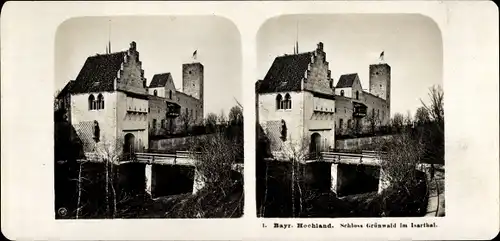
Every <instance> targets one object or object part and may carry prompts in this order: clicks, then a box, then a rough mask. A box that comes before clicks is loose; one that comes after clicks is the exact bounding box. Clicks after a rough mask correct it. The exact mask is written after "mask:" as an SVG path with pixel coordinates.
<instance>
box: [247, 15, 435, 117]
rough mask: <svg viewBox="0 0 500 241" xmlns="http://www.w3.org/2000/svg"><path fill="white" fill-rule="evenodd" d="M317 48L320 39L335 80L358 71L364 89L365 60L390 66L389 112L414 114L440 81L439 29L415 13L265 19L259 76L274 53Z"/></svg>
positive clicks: (260, 36)
mask: <svg viewBox="0 0 500 241" xmlns="http://www.w3.org/2000/svg"><path fill="white" fill-rule="evenodd" d="M296 39H298V43H299V52H309V51H314V50H315V49H316V45H317V43H318V42H323V45H324V51H325V52H326V60H327V61H328V62H329V67H330V70H331V73H332V78H333V79H334V82H335V84H336V83H337V81H338V80H339V77H340V76H341V75H342V74H348V73H358V75H359V78H360V80H361V85H362V86H363V89H367V90H368V88H369V79H368V73H369V65H370V64H375V63H379V56H380V53H381V52H382V51H384V61H385V62H386V63H387V64H389V65H390V66H391V115H394V114H395V113H397V112H399V113H403V114H406V113H407V112H408V111H409V112H410V114H411V115H412V116H414V114H415V111H416V109H417V108H418V107H420V106H422V104H421V102H420V100H421V99H422V100H423V101H424V102H425V103H428V101H429V97H428V93H429V88H430V87H432V86H433V85H440V86H441V87H442V86H443V84H442V83H443V49H442V39H441V31H440V30H439V27H438V26H437V25H436V24H435V22H434V21H433V20H431V19H430V18H427V17H425V16H423V15H418V14H332V15H285V16H280V17H276V18H272V19H270V20H267V21H266V22H265V23H264V24H263V25H262V26H261V28H260V29H259V32H258V34H257V58H258V62H257V68H258V71H259V73H258V78H259V79H263V78H264V77H265V75H266V73H267V71H268V70H269V68H270V67H271V64H272V62H273V61H274V58H276V57H277V56H281V55H284V54H293V46H294V43H295V41H296Z"/></svg>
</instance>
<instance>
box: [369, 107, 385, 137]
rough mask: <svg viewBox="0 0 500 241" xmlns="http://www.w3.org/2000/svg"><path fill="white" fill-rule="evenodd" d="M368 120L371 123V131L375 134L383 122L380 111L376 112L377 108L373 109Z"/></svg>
mask: <svg viewBox="0 0 500 241" xmlns="http://www.w3.org/2000/svg"><path fill="white" fill-rule="evenodd" d="M367 122H368V124H369V127H370V131H371V133H372V134H374V133H375V131H376V129H377V127H379V126H380V125H381V123H382V120H381V119H380V113H378V112H377V113H375V109H372V111H371V112H370V113H369V114H368V116H367Z"/></svg>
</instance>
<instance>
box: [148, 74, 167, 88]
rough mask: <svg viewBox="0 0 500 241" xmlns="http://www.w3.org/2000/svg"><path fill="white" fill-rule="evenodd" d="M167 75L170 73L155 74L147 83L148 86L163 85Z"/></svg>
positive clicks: (165, 82)
mask: <svg viewBox="0 0 500 241" xmlns="http://www.w3.org/2000/svg"><path fill="white" fill-rule="evenodd" d="M169 77H170V73H163V74H155V75H154V76H153V79H152V80H151V83H150V84H149V88H157V87H165V85H166V84H167V81H168V78H169Z"/></svg>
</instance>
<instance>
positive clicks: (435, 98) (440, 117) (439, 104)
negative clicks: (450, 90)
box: [420, 85, 444, 123]
mask: <svg viewBox="0 0 500 241" xmlns="http://www.w3.org/2000/svg"><path fill="white" fill-rule="evenodd" d="M429 98H430V102H431V103H430V105H427V104H425V103H424V102H423V101H422V100H420V102H421V103H422V105H423V107H424V108H425V109H426V110H427V112H428V113H429V114H430V116H431V118H432V120H434V121H437V122H438V123H443V122H444V92H443V89H442V88H441V86H439V85H438V86H432V87H431V88H430V89H429Z"/></svg>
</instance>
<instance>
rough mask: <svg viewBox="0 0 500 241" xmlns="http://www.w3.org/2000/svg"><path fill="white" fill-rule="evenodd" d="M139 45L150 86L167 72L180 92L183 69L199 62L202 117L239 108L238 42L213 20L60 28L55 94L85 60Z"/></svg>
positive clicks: (78, 23)
mask: <svg viewBox="0 0 500 241" xmlns="http://www.w3.org/2000/svg"><path fill="white" fill-rule="evenodd" d="M108 40H110V41H111V50H112V52H118V51H124V50H127V49H128V48H129V45H130V42H132V41H135V42H136V43H137V50H138V51H139V54H140V56H139V58H140V60H141V61H142V67H143V69H144V76H145V77H146V78H147V82H148V85H149V83H150V81H151V79H152V78H153V75H154V74H158V73H165V72H170V73H171V74H172V77H173V79H174V83H175V87H176V88H177V89H180V90H182V64H183V63H190V62H193V59H192V55H193V52H194V51H195V50H197V59H196V61H199V62H200V63H202V64H203V65H204V70H205V78H204V95H205V103H204V108H205V116H206V115H207V113H210V112H214V113H216V114H219V113H221V111H223V112H224V113H225V114H226V115H227V114H228V113H229V110H230V109H231V107H233V106H234V105H236V104H237V103H236V101H235V99H236V100H238V101H239V102H240V103H242V102H243V101H242V94H241V77H242V72H241V71H242V66H241V62H242V56H241V39H240V34H239V31H238V29H237V27H236V26H235V25H234V24H233V23H232V22H231V21H229V20H226V19H224V18H220V17H215V16H170V17H164V16H153V17H152V16H144V17H137V16H134V17H111V18H107V17H83V18H73V19H69V20H67V21H66V22H64V23H62V24H61V25H60V26H59V28H58V31H57V33H56V43H55V49H56V55H55V57H56V58H55V61H56V64H55V68H56V69H55V89H56V90H60V89H62V88H63V87H64V86H65V85H66V83H67V82H68V81H69V80H74V79H76V77H77V75H78V73H79V72H80V69H81V68H82V66H83V64H84V63H85V60H86V59H87V57H89V56H94V55H96V54H97V53H100V54H104V53H105V52H106V45H107V43H108Z"/></svg>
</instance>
